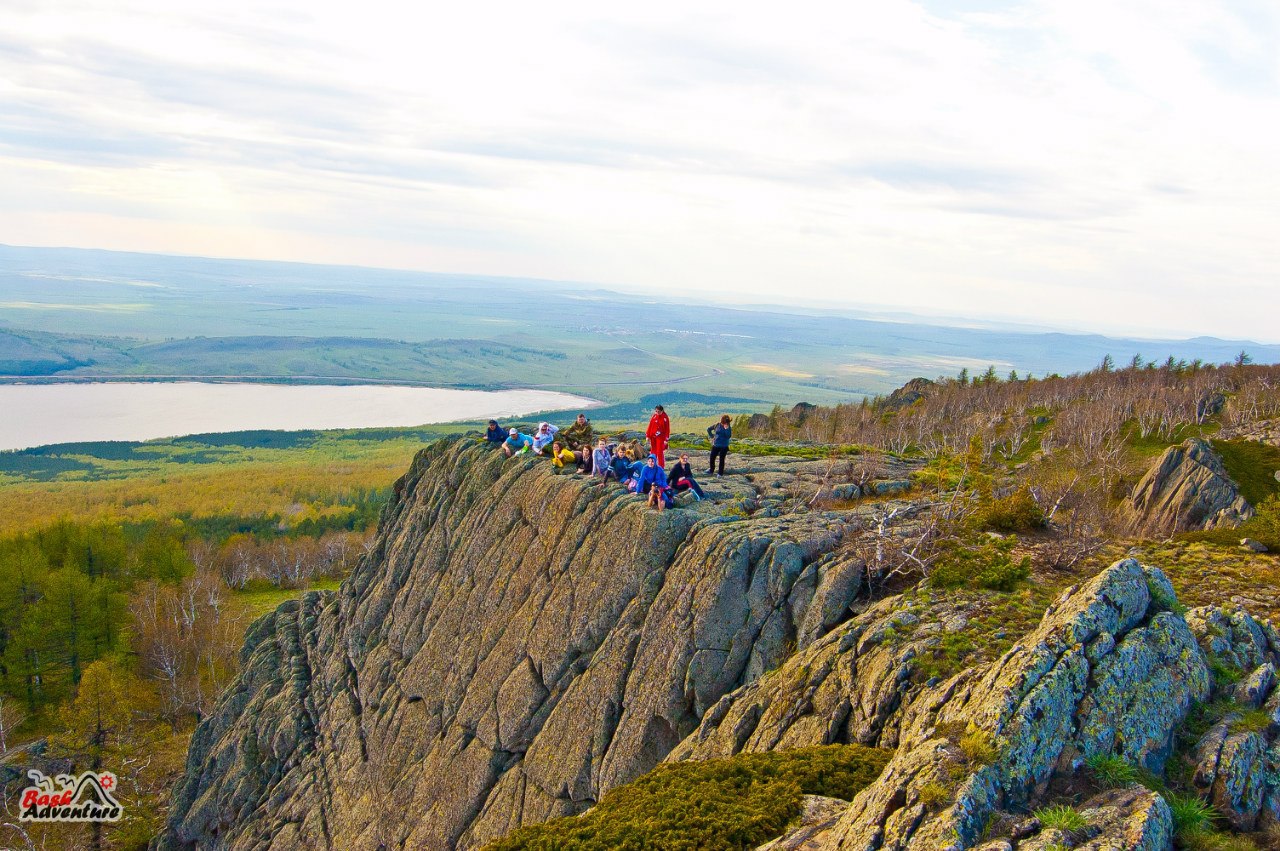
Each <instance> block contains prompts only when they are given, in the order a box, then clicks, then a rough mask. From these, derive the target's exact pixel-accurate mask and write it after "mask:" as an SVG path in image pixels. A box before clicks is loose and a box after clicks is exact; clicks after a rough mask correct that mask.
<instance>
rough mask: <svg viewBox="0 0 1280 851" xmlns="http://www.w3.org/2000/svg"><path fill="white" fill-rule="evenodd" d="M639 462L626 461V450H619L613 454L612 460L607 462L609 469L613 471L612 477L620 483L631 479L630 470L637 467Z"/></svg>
mask: <svg viewBox="0 0 1280 851" xmlns="http://www.w3.org/2000/svg"><path fill="white" fill-rule="evenodd" d="M639 463H640V462H639V461H628V460H627V455H626V450H623V449H619V450H618V451H617V452H616V453H614V456H613V460H612V461H610V462H609V466H610V468H611V469H612V470H613V477H614V478H615V479H617V480H618V481H620V482H626V481H627V479H629V478H631V472H632V469H633V468H634V467H635V466H636V465H638V464H639Z"/></svg>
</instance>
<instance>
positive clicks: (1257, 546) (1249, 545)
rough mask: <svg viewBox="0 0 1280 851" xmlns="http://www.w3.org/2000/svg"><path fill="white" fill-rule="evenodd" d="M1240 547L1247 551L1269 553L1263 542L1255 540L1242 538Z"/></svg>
mask: <svg viewBox="0 0 1280 851" xmlns="http://www.w3.org/2000/svg"><path fill="white" fill-rule="evenodd" d="M1240 546H1242V547H1244V548H1245V549H1246V550H1251V551H1253V552H1255V553H1265V552H1267V545H1266V544H1264V543H1262V542H1261V541H1255V540H1254V539H1253V538H1241V539H1240Z"/></svg>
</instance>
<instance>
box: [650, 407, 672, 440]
mask: <svg viewBox="0 0 1280 851" xmlns="http://www.w3.org/2000/svg"><path fill="white" fill-rule="evenodd" d="M644 436H645V437H647V438H649V442H650V443H657V442H658V441H659V440H661V441H662V443H663V444H666V442H667V438H669V437H671V418H670V417H668V416H667V414H666V412H665V411H664V412H662V413H659V414H654V415H653V416H652V417H650V418H649V430H648V431H646V432H645V433H644Z"/></svg>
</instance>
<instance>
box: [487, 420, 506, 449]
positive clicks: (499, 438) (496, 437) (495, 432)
mask: <svg viewBox="0 0 1280 851" xmlns="http://www.w3.org/2000/svg"><path fill="white" fill-rule="evenodd" d="M506 439H507V433H506V432H505V431H503V430H502V429H501V428H499V427H498V421H497V420H489V427H488V428H487V429H485V432H484V440H485V443H488V444H489V445H490V446H496V445H497V444H500V443H502V442H503V441H504V440H506Z"/></svg>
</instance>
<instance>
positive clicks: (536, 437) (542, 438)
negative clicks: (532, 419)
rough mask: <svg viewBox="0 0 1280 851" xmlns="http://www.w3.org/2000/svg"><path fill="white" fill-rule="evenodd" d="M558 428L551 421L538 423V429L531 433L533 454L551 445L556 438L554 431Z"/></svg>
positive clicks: (540, 452) (539, 453)
mask: <svg viewBox="0 0 1280 851" xmlns="http://www.w3.org/2000/svg"><path fill="white" fill-rule="evenodd" d="M559 430H560V429H558V428H556V427H555V426H553V425H552V424H551V423H538V430H537V431H536V432H534V434H533V454H534V455H541V454H542V450H544V449H546V448H547V447H548V446H550V445H551V442H552V441H553V440H555V439H556V432H558V431H559Z"/></svg>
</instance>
